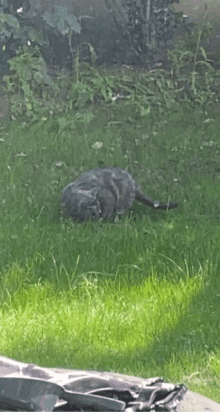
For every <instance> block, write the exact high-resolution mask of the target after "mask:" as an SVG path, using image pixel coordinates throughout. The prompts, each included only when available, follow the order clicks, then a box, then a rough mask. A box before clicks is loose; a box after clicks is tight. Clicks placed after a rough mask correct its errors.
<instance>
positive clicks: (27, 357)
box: [0, 21, 220, 401]
mask: <svg viewBox="0 0 220 412" xmlns="http://www.w3.org/2000/svg"><path fill="white" fill-rule="evenodd" d="M204 24H205V23H204V21H203V25H202V26H201V27H200V28H199V29H198V31H197V32H196V33H195V34H194V38H190V49H186V48H187V43H185V45H182V46H181V49H180V46H178V47H177V48H176V49H175V50H174V51H172V52H170V56H171V60H172V69H171V72H170V73H166V72H165V71H163V70H159V69H157V70H155V71H151V72H150V73H144V72H141V71H139V72H137V71H132V70H130V69H126V68H122V69H121V71H119V72H117V73H116V74H115V73H114V72H113V71H112V72H111V71H110V70H105V71H104V70H103V69H102V70H101V69H98V68H96V67H95V65H93V66H88V65H82V64H80V63H79V59H77V60H76V66H75V69H76V70H75V75H74V76H73V77H69V76H64V75H60V77H59V78H58V79H57V80H56V81H54V82H52V83H50V82H49V83H48V82H46V81H45V79H46V78H45V77H44V76H43V74H42V73H43V72H42V67H44V63H43V62H42V59H41V57H40V56H39V55H38V54H37V50H36V49H35V50H33V49H31V48H29V49H26V50H23V51H20V52H19V53H18V54H17V56H16V57H15V58H14V59H12V61H11V67H12V69H13V73H11V75H8V76H7V77H5V82H6V86H7V90H8V96H9V98H10V102H11V115H12V119H14V120H12V122H11V123H10V125H9V127H8V128H7V129H6V128H2V129H1V138H0V144H1V151H0V176H1V178H0V184H1V224H0V230H1V232H0V233H1V240H0V241H1V246H0V254H1V255H0V256H1V260H0V305H1V311H0V318H1V321H0V334H1V340H0V352H1V354H2V355H5V356H8V357H12V358H15V359H17V360H19V361H25V362H32V363H37V364H39V365H42V366H54V367H59V366H60V367H67V368H79V369H83V368H85V369H98V370H112V371H116V372H121V373H127V374H133V375H139V376H144V377H150V376H157V375H159V376H162V377H164V378H165V379H167V380H169V381H171V382H182V381H183V382H185V383H186V384H187V385H188V387H189V388H190V389H192V390H195V391H197V392H200V393H202V394H204V395H207V396H209V397H211V398H213V399H215V400H216V401H220V396H219V393H220V392H219V374H220V347H219V318H220V313H219V312H220V311H219V293H220V292H219V290H220V280H219V269H220V261H219V246H218V245H219V236H220V229H219V218H220V203H219V153H220V152H219V151H220V140H219V137H218V136H219V126H220V119H219V113H218V110H219V107H220V105H219V102H218V94H219V89H218V87H219V83H218V82H219V80H218V79H219V72H218V71H217V70H215V68H214V67H213V64H212V63H211V62H210V61H209V60H208V58H207V55H206V51H205V50H204V49H202V48H201V47H200V40H201V37H202V33H203V30H204ZM193 45H194V46H193ZM193 47H194V48H193ZM92 52H93V50H92ZM186 56H187V60H186ZM33 58H35V59H36V60H35V61H34V64H33ZM199 62H200V63H199ZM201 62H203V63H202V64H201ZM21 64H23V66H21ZM21 67H23V69H26V71H25V76H24V75H23V74H22V73H23V71H22V70H23V69H21ZM28 73H29V74H28ZM15 96H19V99H20V100H16V99H15ZM120 96H121V97H123V98H120ZM11 97H13V98H11ZM19 101H20V103H18V102H19ZM215 111H216V113H215ZM27 115H28V116H27ZM103 165H112V166H121V167H124V168H126V167H128V168H129V170H130V171H131V172H132V173H133V174H134V176H135V177H136V179H137V181H138V182H139V183H140V184H141V186H142V188H143V189H144V190H145V192H146V193H149V195H151V196H152V197H154V198H160V199H161V200H163V201H166V200H170V199H169V198H170V197H172V199H171V200H177V201H179V202H180V204H181V206H180V208H179V209H177V210H175V211H172V212H168V213H164V212H160V211H155V210H148V209H146V208H145V207H144V206H140V205H138V204H136V205H135V206H134V209H133V210H132V211H131V213H130V215H129V216H124V217H123V218H122V220H120V221H116V222H115V223H106V224H102V223H84V224H76V223H73V222H71V221H69V220H63V219H62V218H61V216H60V214H59V208H58V204H59V198H60V193H61V190H62V189H63V187H64V186H65V185H66V184H67V183H69V182H70V181H71V180H73V179H74V178H75V177H77V176H78V175H79V174H80V173H81V172H82V171H84V170H88V169H90V168H93V167H102V166H103Z"/></svg>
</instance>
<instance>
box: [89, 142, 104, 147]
mask: <svg viewBox="0 0 220 412" xmlns="http://www.w3.org/2000/svg"><path fill="white" fill-rule="evenodd" d="M102 146H103V143H102V142H95V143H94V144H93V145H92V148H93V149H100V148H101V147H102Z"/></svg>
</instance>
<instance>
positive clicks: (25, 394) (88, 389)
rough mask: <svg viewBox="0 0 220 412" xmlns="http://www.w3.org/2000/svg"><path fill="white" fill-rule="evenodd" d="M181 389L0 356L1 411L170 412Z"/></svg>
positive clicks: (155, 381) (156, 381)
mask: <svg viewBox="0 0 220 412" xmlns="http://www.w3.org/2000/svg"><path fill="white" fill-rule="evenodd" d="M186 391H187V389H186V387H185V386H184V385H183V384H181V385H174V384H172V383H165V382H163V379H161V378H150V379H140V380H139V381H136V380H135V379H132V376H131V377H129V378H125V377H124V376H123V375H122V377H120V375H117V376H115V375H114V374H113V373H111V372H96V371H83V370H80V371H78V370H76V371H74V370H73V371H72V370H71V371H67V372H63V373H57V372H54V371H52V370H51V369H48V368H41V367H39V366H36V365H33V364H31V363H29V364H28V363H21V362H17V361H15V360H13V359H9V358H5V357H3V356H0V410H1V411H6V410H15V411H18V410H19V411H21V410H25V411H47V412H49V411H81V412H84V411H103V412H104V411H125V412H136V411H151V412H154V411H155V412H159V411H160V412H171V411H172V412H174V411H176V409H177V406H178V404H179V402H180V401H181V400H182V398H183V396H184V394H185V393H186Z"/></svg>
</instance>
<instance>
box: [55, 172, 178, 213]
mask: <svg viewBox="0 0 220 412" xmlns="http://www.w3.org/2000/svg"><path fill="white" fill-rule="evenodd" d="M134 200H137V201H138V202H141V203H144V204H145V205H147V206H150V207H153V208H154V209H163V210H166V209H173V208H175V207H177V206H178V203H175V202H173V203H161V202H158V201H154V200H151V199H150V198H149V197H148V196H146V195H145V194H143V193H141V192H140V189H139V186H138V184H137V183H136V182H135V180H134V178H133V177H132V176H131V175H130V173H129V172H127V171H126V170H124V169H121V168H119V167H106V168H104V169H93V170H89V171H88V172H86V173H83V174H82V175H81V176H80V177H79V178H78V179H77V180H75V181H74V182H72V183H70V184H68V185H67V186H66V187H65V188H64V190H63V192H62V199H61V207H62V209H63V211H64V213H65V215H66V216H68V217H71V218H72V219H74V220H78V221H84V220H89V219H91V220H98V219H100V218H103V220H107V219H109V218H112V219H114V217H115V215H116V214H118V215H122V214H123V213H124V212H125V211H127V210H128V209H129V207H130V206H131V205H132V203H133V201H134Z"/></svg>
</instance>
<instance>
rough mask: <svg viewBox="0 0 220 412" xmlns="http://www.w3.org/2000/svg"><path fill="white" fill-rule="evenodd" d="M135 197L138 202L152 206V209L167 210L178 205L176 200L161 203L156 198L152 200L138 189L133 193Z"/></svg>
mask: <svg viewBox="0 0 220 412" xmlns="http://www.w3.org/2000/svg"><path fill="white" fill-rule="evenodd" d="M135 199H136V200H137V201H138V202H141V203H143V204H144V205H146V206H150V207H153V208H154V209H162V210H167V209H174V208H175V207H177V206H179V203H177V202H169V203H162V202H158V201H157V200H152V199H150V198H149V197H148V196H146V195H144V194H143V193H141V192H139V190H137V191H136V193H135Z"/></svg>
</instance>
